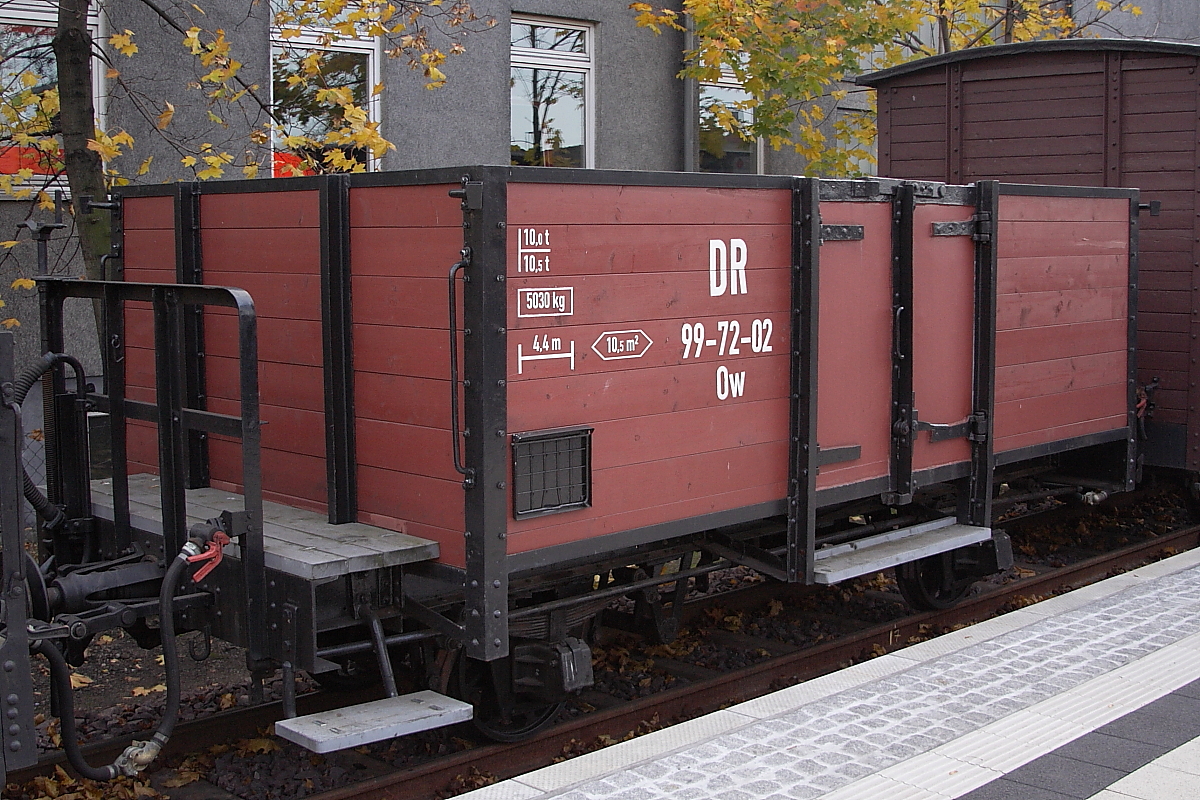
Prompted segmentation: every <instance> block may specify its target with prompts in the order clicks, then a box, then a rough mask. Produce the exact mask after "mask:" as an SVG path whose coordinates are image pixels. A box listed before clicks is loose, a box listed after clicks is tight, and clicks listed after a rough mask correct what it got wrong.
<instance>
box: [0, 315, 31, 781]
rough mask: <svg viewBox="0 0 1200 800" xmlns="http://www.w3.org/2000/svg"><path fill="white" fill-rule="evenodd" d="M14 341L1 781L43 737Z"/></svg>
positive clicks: (0, 447) (4, 342)
mask: <svg viewBox="0 0 1200 800" xmlns="http://www.w3.org/2000/svg"><path fill="white" fill-rule="evenodd" d="M15 379H16V370H15V367H14V365H13V335H12V334H11V333H9V332H7V331H5V332H2V333H0V386H2V387H3V398H2V401H0V548H2V549H0V560H2V561H3V587H2V590H3V597H4V604H3V615H4V616H3V618H2V619H0V623H2V624H3V626H4V634H3V636H0V663H3V664H4V669H3V670H0V696H3V697H4V698H5V701H4V708H5V717H4V726H3V734H2V735H0V743H2V744H3V748H4V749H3V751H0V781H2V780H4V779H5V778H6V776H7V773H8V771H9V770H15V769H22V768H24V767H31V766H33V765H34V764H36V763H37V759H38V748H37V731H36V729H35V728H34V722H33V712H34V705H33V700H34V697H33V678H32V675H31V669H30V663H29V632H28V628H27V623H28V619H27V617H26V611H25V604H26V601H27V598H26V596H25V594H26V588H25V587H26V585H27V584H26V581H25V571H26V570H28V569H37V565H36V564H35V563H34V562H33V560H32V559H31V558H29V557H28V556H26V555H25V547H24V542H23V541H22V539H23V538H24V530H25V526H24V525H22V524H21V502H22V499H21V488H20V487H21V445H22V440H23V437H24V432H23V431H22V429H21V407H20V406H18V405H17V404H16V401H15V398H14V397H13V381H14V380H15Z"/></svg>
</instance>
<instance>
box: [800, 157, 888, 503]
mask: <svg viewBox="0 0 1200 800" xmlns="http://www.w3.org/2000/svg"><path fill="white" fill-rule="evenodd" d="M839 188H840V187H839V185H838V184H837V183H836V182H826V181H822V183H821V192H822V199H821V204H820V221H821V243H820V248H821V249H820V289H819V316H818V328H819V330H818V335H817V350H818V359H817V442H818V443H819V445H820V453H819V455H818V464H819V465H820V467H819V472H818V474H817V481H816V486H817V491H818V493H819V496H820V498H821V501H822V503H823V504H824V503H829V502H837V501H840V500H852V499H857V498H859V497H868V496H870V495H873V494H879V493H880V492H884V491H887V489H888V473H889V441H890V434H889V428H890V425H891V397H892V362H891V352H892V292H891V275H890V273H891V253H892V244H891V243H892V237H891V228H892V223H891V219H892V204H891V202H890V199H889V198H887V197H885V196H879V197H872V198H866V199H842V198H841V197H838V195H837V194H836V192H837V190H838V189H839ZM831 195H832V196H833V197H832V198H831V197H830V196H831Z"/></svg>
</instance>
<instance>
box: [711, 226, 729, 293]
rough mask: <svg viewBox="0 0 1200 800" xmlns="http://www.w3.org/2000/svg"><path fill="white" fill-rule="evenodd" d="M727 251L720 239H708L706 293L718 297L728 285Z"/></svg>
mask: <svg viewBox="0 0 1200 800" xmlns="http://www.w3.org/2000/svg"><path fill="white" fill-rule="evenodd" d="M728 262H729V251H728V250H727V249H726V248H725V242H723V241H721V240H720V239H709V240H708V294H709V296H711V297H720V296H721V295H723V294H725V290H726V288H728V286H729V263H728Z"/></svg>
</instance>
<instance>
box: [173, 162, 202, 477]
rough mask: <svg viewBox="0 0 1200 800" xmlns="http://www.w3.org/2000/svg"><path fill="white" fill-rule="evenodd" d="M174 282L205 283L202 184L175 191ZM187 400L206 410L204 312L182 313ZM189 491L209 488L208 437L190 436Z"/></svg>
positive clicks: (196, 308)
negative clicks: (202, 247) (202, 238)
mask: <svg viewBox="0 0 1200 800" xmlns="http://www.w3.org/2000/svg"><path fill="white" fill-rule="evenodd" d="M175 282H176V283H190V284H196V285H200V284H203V283H204V258H203V255H202V253H201V247H200V182H199V181H192V182H191V183H180V184H178V185H176V187H175ZM182 325H183V346H184V352H186V353H187V358H186V359H185V360H184V365H183V369H184V398H185V401H186V403H187V405H188V407H189V408H197V409H204V408H206V407H207V387H206V378H205V368H204V309H203V308H202V307H201V306H187V307H186V308H184V309H183V320H182ZM185 463H186V464H187V478H186V482H187V488H188V489H199V488H201V487H204V486H208V482H209V477H210V476H209V465H208V434H206V433H205V432H204V431H197V430H189V431H188V432H187V453H186V458H185Z"/></svg>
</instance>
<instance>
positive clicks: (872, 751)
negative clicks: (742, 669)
mask: <svg viewBox="0 0 1200 800" xmlns="http://www.w3.org/2000/svg"><path fill="white" fill-rule="evenodd" d="M459 797H460V798H462V799H464V800H465V799H467V798H469V800H550V799H551V798H554V799H555V800H808V798H824V799H825V800H948V799H950V798H965V799H967V800H1065V799H1066V798H1076V799H1077V800H1085V799H1086V798H1096V800H1129V798H1137V799H1138V800H1190V799H1191V798H1200V551H1197V550H1192V551H1188V552H1185V553H1182V554H1179V555H1176V556H1173V557H1171V558H1168V559H1165V560H1163V561H1160V562H1157V563H1155V564H1152V565H1149V566H1146V567H1143V568H1141V569H1138V570H1135V571H1132V572H1128V573H1124V574H1121V575H1118V576H1116V577H1113V578H1109V579H1108V580H1105V581H1102V582H1100V583H1096V584H1092V585H1091V586H1087V587H1084V588H1082V589H1078V590H1076V591H1073V592H1069V593H1066V594H1063V595H1060V596H1058V597H1054V598H1052V599H1049V600H1046V601H1043V602H1041V603H1037V604H1035V605H1031V606H1027V607H1025V608H1022V609H1020V610H1018V611H1014V612H1012V613H1009V614H1006V615H1004V616H1001V617H996V618H994V619H990V620H987V621H986V622H982V623H980V624H977V625H974V626H971V627H970V628H964V629H962V630H959V631H955V632H953V633H950V634H947V635H945V636H941V637H938V638H936V639H932V640H929V641H926V642H922V643H920V644H917V645H914V646H912V647H908V648H906V649H904V650H900V651H898V652H895V653H891V654H888V655H885V656H881V657H879V658H875V659H872V660H870V661H866V662H863V663H861V664H857V665H855V666H853V667H850V668H848V669H845V670H841V671H839V672H836V673H832V674H830V675H826V676H824V677H822V678H818V679H815V680H812V681H808V682H806V683H803V684H799V685H796V686H792V687H789V688H787V689H783V690H781V691H778V692H775V693H773V694H769V695H766V696H763V697H760V698H757V699H755V700H751V701H749V702H746V703H742V704H740V705H736V706H733V707H730V708H727V709H723V710H721V711H717V712H715V713H713V714H709V715H707V716H704V717H700V718H697V719H694V720H690V721H688V722H685V723H682V724H680V725H676V726H673V727H671V728H667V729H664V730H660V731H656V732H654V733H651V734H648V735H646V736H642V737H639V738H636V739H632V740H630V741H627V742H622V743H621V744H618V745H614V746H612V747H608V748H605V749H603V750H599V751H596V752H593V753H589V754H587V755H584V756H580V757H578V758H573V759H570V760H567V761H563V762H561V763H558V764H554V765H552V766H549V767H546V768H544V769H539V770H536V771H534V772H530V773H527V774H525V775H522V776H520V777H518V778H514V779H511V780H507V781H503V782H499V783H496V784H493V785H491V786H487V787H484V788H482V789H478V790H476V791H473V792H470V793H468V794H464V795H460V796H459Z"/></svg>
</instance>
